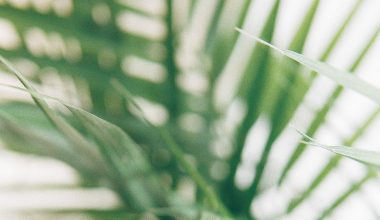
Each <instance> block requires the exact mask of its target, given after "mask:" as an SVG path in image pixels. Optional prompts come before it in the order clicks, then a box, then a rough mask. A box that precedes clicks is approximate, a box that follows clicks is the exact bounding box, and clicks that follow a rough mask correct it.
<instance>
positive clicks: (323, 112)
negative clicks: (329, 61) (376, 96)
mask: <svg viewBox="0 0 380 220" xmlns="http://www.w3.org/2000/svg"><path fill="white" fill-rule="evenodd" d="M378 34H379V29H377V30H376V31H375V33H374V34H373V35H372V37H371V39H370V40H369V41H368V43H367V45H366V46H365V47H364V48H363V50H362V51H361V53H360V54H359V55H358V57H357V59H356V60H355V61H354V63H353V64H352V66H351V67H350V70H349V71H350V72H355V71H356V69H357V68H358V67H359V64H360V63H361V62H362V60H363V59H364V57H365V55H366V54H367V53H368V51H369V49H370V48H371V47H372V45H373V44H374V43H375V42H376V39H377V36H378ZM342 92H343V86H337V87H336V88H335V89H334V91H332V93H331V95H330V96H329V98H328V99H327V101H326V103H325V104H324V106H323V107H322V108H321V109H320V110H319V111H318V112H317V113H316V115H315V116H314V118H313V119H312V121H311V123H310V125H309V127H308V129H307V132H306V133H307V134H308V135H310V136H313V135H314V134H315V133H316V132H317V131H318V129H319V127H320V126H321V125H322V124H323V123H324V121H325V118H326V116H327V114H328V113H329V111H330V109H331V108H332V106H333V104H334V103H335V101H336V100H337V99H338V98H339V96H340V95H341V94H342ZM305 150H306V146H305V144H303V143H300V144H298V145H297V147H296V148H295V150H294V151H293V153H292V154H291V156H290V158H289V160H288V162H287V163H286V165H285V167H284V170H283V172H282V174H281V177H280V179H279V184H281V183H282V182H283V180H284V179H285V177H286V175H287V173H288V172H289V170H290V169H291V168H292V167H293V166H294V164H296V162H297V161H298V158H299V157H300V156H301V155H302V154H303V153H304V151H305Z"/></svg>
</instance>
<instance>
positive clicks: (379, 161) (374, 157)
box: [299, 132, 380, 168]
mask: <svg viewBox="0 0 380 220" xmlns="http://www.w3.org/2000/svg"><path fill="white" fill-rule="evenodd" d="M299 133H300V134H301V135H302V136H303V137H304V138H305V139H306V141H304V142H305V143H306V144H307V145H311V146H316V147H320V148H323V149H326V150H329V151H331V152H333V153H336V154H339V155H342V156H345V157H348V158H350V159H353V160H356V161H359V162H361V163H364V164H367V165H372V166H375V167H378V168H380V153H378V152H375V151H369V150H362V149H357V148H350V147H347V146H335V145H326V144H321V143H319V142H317V141H316V140H314V139H313V138H311V137H309V136H307V135H306V134H303V133H302V132H299Z"/></svg>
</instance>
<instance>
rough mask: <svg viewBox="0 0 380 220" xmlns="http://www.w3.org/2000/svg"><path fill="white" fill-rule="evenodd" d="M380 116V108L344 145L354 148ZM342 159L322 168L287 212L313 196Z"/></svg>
mask: <svg viewBox="0 0 380 220" xmlns="http://www.w3.org/2000/svg"><path fill="white" fill-rule="evenodd" d="M379 114H380V108H378V109H376V110H375V111H373V112H372V113H371V114H370V115H369V116H368V118H367V119H366V120H365V121H364V123H363V124H362V125H361V126H360V127H359V128H357V129H356V130H355V132H354V133H353V134H352V135H350V137H349V138H348V139H346V140H345V141H343V145H345V146H352V145H353V144H354V143H355V142H356V141H357V140H358V139H359V138H360V137H361V136H362V135H363V134H365V132H366V131H367V129H368V128H369V127H370V126H371V125H372V124H373V123H374V122H375V121H376V119H377V117H378V116H379ZM305 146H306V145H305ZM341 159H342V157H341V156H339V155H335V156H333V157H331V159H330V160H329V161H328V163H326V164H325V166H323V168H321V170H320V172H319V173H318V174H317V175H316V177H315V178H314V179H313V180H312V181H311V184H309V185H308V187H307V188H306V189H305V191H303V192H302V193H300V194H298V195H297V196H296V197H295V198H293V199H291V201H290V203H289V205H288V208H287V212H291V211H293V210H294V209H295V208H296V207H298V205H299V204H301V203H302V202H303V201H304V200H305V199H306V198H308V197H309V196H310V195H311V193H312V192H313V191H314V190H315V189H316V188H317V187H318V186H319V185H320V184H321V183H322V182H323V180H324V179H326V177H327V176H328V175H329V174H330V173H331V171H332V170H333V169H334V168H335V167H337V165H338V164H339V162H340V160H341Z"/></svg>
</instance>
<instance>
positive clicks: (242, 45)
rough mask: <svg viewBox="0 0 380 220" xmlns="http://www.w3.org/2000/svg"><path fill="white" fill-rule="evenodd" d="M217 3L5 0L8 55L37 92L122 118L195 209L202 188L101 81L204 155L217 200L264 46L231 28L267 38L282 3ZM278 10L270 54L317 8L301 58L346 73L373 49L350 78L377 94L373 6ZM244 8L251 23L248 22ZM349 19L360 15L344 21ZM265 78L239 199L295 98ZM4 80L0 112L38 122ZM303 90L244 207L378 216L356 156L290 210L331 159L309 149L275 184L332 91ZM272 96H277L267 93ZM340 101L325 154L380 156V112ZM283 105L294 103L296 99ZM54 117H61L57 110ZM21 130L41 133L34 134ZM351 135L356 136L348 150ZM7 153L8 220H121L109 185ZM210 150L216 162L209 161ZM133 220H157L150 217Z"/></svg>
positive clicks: (370, 182)
mask: <svg viewBox="0 0 380 220" xmlns="http://www.w3.org/2000/svg"><path fill="white" fill-rule="evenodd" d="M168 2H169V3H168ZM223 2H224V3H223V4H221V3H220V2H219V1H218V0H207V1H206V0H173V1H164V0H118V1H101V0H97V1H79V0H0V54H1V55H2V56H4V57H6V58H7V59H10V60H11V61H12V63H13V64H14V65H15V66H16V67H17V68H18V69H19V70H20V71H21V72H22V73H23V74H24V75H26V76H27V77H28V78H29V79H31V80H33V82H34V83H35V85H36V86H37V88H38V89H39V90H40V91H41V92H42V93H43V94H47V95H49V96H53V97H56V98H58V99H60V100H63V101H64V102H67V103H71V104H73V105H75V106H79V107H81V108H84V109H86V110H89V111H91V112H93V113H95V114H96V115H99V116H100V117H102V118H105V119H106V120H109V121H111V122H114V123H116V124H118V120H121V119H122V120H124V119H125V120H126V121H125V122H126V123H125V124H126V125H125V126H124V127H122V128H123V129H124V130H125V131H126V132H127V133H128V134H130V135H131V137H132V138H133V139H134V140H136V142H137V143H139V144H141V145H143V146H144V147H143V148H144V149H148V150H147V151H148V152H149V155H150V156H149V158H150V160H151V161H152V164H153V165H152V166H153V167H155V168H157V169H158V170H160V175H161V177H162V178H164V179H165V178H166V179H170V178H171V181H168V182H170V184H172V182H174V183H175V184H174V185H175V186H173V188H174V189H175V192H177V193H178V194H179V195H181V197H180V198H181V200H182V199H183V200H186V201H188V202H190V203H194V202H196V201H197V197H196V189H195V185H194V183H193V182H192V181H191V180H189V178H186V177H183V174H181V175H179V177H178V179H177V180H176V181H175V178H177V177H174V176H175V175H174V174H173V173H175V172H177V171H173V170H171V169H172V168H171V166H170V165H165V163H167V164H171V162H170V161H171V159H170V158H169V157H170V156H168V152H167V151H165V150H163V149H162V148H159V149H158V150H156V151H155V150H154V149H155V148H154V147H152V145H151V144H152V143H154V140H155V139H154V138H151V139H150V138H149V137H148V136H154V135H152V134H151V132H152V131H149V130H146V129H145V130H144V127H141V126H139V125H137V124H136V123H135V122H134V121H133V119H130V116H131V115H133V114H129V113H128V114H127V113H124V112H123V111H126V110H125V108H127V109H128V106H127V107H126V105H125V103H123V102H122V101H120V99H121V98H120V97H118V96H117V95H115V91H110V90H109V88H108V87H107V86H103V87H102V86H100V85H101V84H102V83H104V82H106V81H108V80H109V79H110V78H116V79H118V80H120V82H122V84H123V85H124V86H125V87H126V88H129V90H130V91H131V92H132V93H133V94H134V95H135V96H136V101H137V102H138V103H139V105H141V106H142V108H143V109H144V113H145V115H146V117H147V118H148V119H149V120H150V121H151V122H152V123H154V124H156V125H158V126H160V125H165V124H169V125H170V126H171V123H173V124H174V125H173V126H172V128H173V129H172V130H173V132H172V133H173V135H174V136H177V137H178V139H180V138H183V140H179V143H191V144H193V145H195V146H198V148H199V149H198V148H197V147H193V148H191V149H190V148H189V149H187V150H185V151H186V152H187V156H188V157H189V158H190V160H194V161H197V162H194V163H195V164H197V165H198V166H197V167H198V169H199V170H201V173H202V172H204V173H203V174H204V175H205V176H207V179H210V181H212V182H213V184H214V186H215V187H216V189H217V191H218V192H219V189H222V184H221V182H223V181H224V180H225V179H226V178H228V175H229V174H228V172H229V171H228V170H229V169H230V168H229V162H228V158H229V157H230V155H231V154H233V153H231V152H233V150H232V149H234V147H233V146H234V144H233V143H234V141H233V140H234V135H235V133H236V130H238V129H237V128H238V127H239V124H241V123H242V120H244V118H245V117H246V114H247V113H246V112H247V109H248V108H249V107H247V105H249V99H247V100H248V101H247V100H246V99H245V98H244V97H241V96H239V95H237V94H240V93H239V92H238V91H240V89H241V88H242V87H244V83H243V84H241V82H242V81H241V79H246V78H244V77H245V74H246V71H247V70H246V69H247V66H249V63H253V61H252V59H255V58H252V53H253V52H252V51H254V50H255V49H256V50H257V48H258V46H257V45H255V41H254V40H252V39H251V38H250V37H249V36H246V35H242V34H238V32H237V31H236V30H235V27H241V28H242V29H244V30H246V31H247V32H249V33H251V34H252V35H254V36H262V33H263V30H265V24H266V23H267V19H268V17H269V16H270V13H271V11H272V10H273V7H274V5H275V4H276V3H275V1H273V0H253V1H244V0H226V1H223ZM279 2H280V6H279V9H278V14H277V18H276V19H275V27H274V31H273V39H272V43H273V44H274V45H276V46H278V47H280V48H288V47H289V46H288V45H290V44H291V42H292V41H293V39H294V36H296V35H297V33H299V32H300V31H301V30H300V29H299V26H300V25H301V23H302V22H303V19H304V16H305V15H306V13H307V12H308V10H309V8H310V7H311V6H312V5H313V4H315V2H319V3H318V4H319V5H318V8H317V10H316V13H315V16H314V19H313V21H312V22H311V25H310V30H309V31H308V34H307V38H306V40H305V44H304V46H303V50H301V51H299V52H302V54H305V55H306V56H308V57H311V58H313V59H317V60H321V59H323V60H324V61H326V62H327V63H329V64H331V65H333V66H334V67H337V68H338V69H345V70H350V68H351V67H352V64H353V63H355V62H356V59H357V57H358V54H360V53H361V51H362V50H363V48H365V47H366V45H367V44H368V42H369V41H371V39H372V41H373V42H372V43H371V45H370V47H369V48H367V50H366V51H365V56H364V55H363V60H362V61H361V62H360V64H358V65H357V67H355V68H354V69H352V68H351V71H353V72H355V74H358V75H359V76H360V77H361V78H362V79H364V80H366V81H368V82H371V83H372V84H374V85H377V86H379V85H380V75H379V74H380V62H379V57H380V40H379V39H378V38H376V37H374V36H377V32H378V30H379V27H380V13H379V12H380V2H379V1H378V0H363V1H358V0H321V1H313V0H304V1H299V0H281V1H279ZM358 2H359V3H358ZM168 6H169V7H170V8H168ZM244 8H246V13H244V16H243V17H242V16H241V14H242V11H244ZM355 8H357V9H356V10H354V9H355ZM353 11H354V12H353ZM168 14H170V16H168ZM350 14H352V19H351V20H349V22H347V18H348V17H349V16H350ZM239 16H240V21H239ZM168 17H169V18H168ZM241 17H242V18H243V19H241ZM168 19H171V21H170V22H168ZM345 22H347V25H346V26H345V27H344V28H343V30H342V33H341V36H340V37H339V38H338V39H336V42H335V46H334V49H332V50H331V52H330V54H329V55H328V56H326V57H323V54H324V53H325V51H326V48H328V45H329V44H331V42H333V41H334V36H336V34H337V32H338V31H339V29H340V28H341V27H342V25H344V23H345ZM168 23H169V25H168ZM235 35H236V37H234V36H235ZM223 46H225V48H223ZM173 48H174V49H173ZM226 51H227V52H226ZM226 54H227V55H226ZM259 56H260V55H259ZM262 56H264V55H262ZM271 56H273V57H274V58H273V59H275V60H284V58H282V57H281V56H280V55H279V54H276V53H275V52H273V53H272V55H271ZM321 57H322V58H321ZM218 59H219V60H218ZM285 60H286V59H285ZM280 62H282V61H280ZM281 65H282V66H281ZM281 65H277V66H279V67H278V69H280V70H278V69H277V70H273V71H277V72H281V71H284V72H289V68H294V66H292V65H294V64H293V63H291V62H288V63H286V61H285V64H281ZM249 68H252V67H249ZM261 71H263V70H261ZM297 71H298V70H297ZM210 72H215V74H214V75H212V74H210ZM298 72H300V73H299V74H303V75H302V76H308V75H310V73H309V71H307V70H306V69H303V68H302V71H301V70H300V71H298ZM280 75H281V74H280ZM273 77H280V76H277V75H274V76H273ZM282 77H283V76H282ZM285 77H287V76H285ZM271 80H273V81H271ZM271 80H269V81H268V82H266V84H265V85H263V87H264V88H267V87H268V88H269V89H267V90H266V92H265V94H266V93H268V94H269V95H267V96H264V98H263V100H264V101H262V102H261V104H260V106H261V105H263V106H269V107H263V108H264V110H262V111H261V112H260V114H259V115H258V116H257V119H256V120H255V122H254V123H253V124H252V125H251V126H250V128H249V130H247V137H246V139H245V143H244V149H243V150H242V154H241V158H240V161H239V163H238V167H237V170H236V174H235V175H234V176H233V183H234V185H235V186H234V187H236V188H237V189H238V190H243V191H244V189H247V188H249V187H250V186H251V184H252V182H253V181H254V178H255V172H257V170H256V171H255V166H256V164H257V163H259V161H260V160H261V158H262V157H263V156H262V152H263V149H264V148H265V144H266V141H267V138H268V136H269V135H270V134H271V131H272V130H273V127H274V126H273V124H271V123H273V120H271V116H270V114H271V112H275V111H276V110H277V111H278V109H277V108H279V107H278V106H279V105H276V101H277V102H278V101H279V100H277V98H278V97H281V96H280V95H278V94H281V93H287V90H286V89H289V88H292V86H290V87H289V86H287V84H283V83H282V82H281V80H276V79H271ZM243 81H244V80H243ZM278 81H279V82H278ZM247 82H249V80H247ZM0 83H1V85H2V86H0V91H1V92H0V103H1V106H2V107H1V109H4V111H9V112H10V113H13V114H14V115H15V117H19V119H20V120H21V121H23V120H25V121H28V120H29V121H31V122H33V120H34V119H36V118H34V117H37V116H34V115H36V114H37V113H34V110H33V109H32V110H30V108H29V107H30V105H28V106H27V107H25V108H24V107H22V106H21V105H20V106H17V105H15V106H13V105H12V103H17V104H19V103H32V100H31V99H30V97H29V95H27V94H26V93H25V92H23V91H19V90H16V89H14V88H10V87H9V86H6V85H17V86H20V85H21V84H19V83H18V81H17V79H16V78H15V77H13V76H12V75H11V74H9V73H7V72H6V71H1V72H0ZM104 84H105V83H104ZM255 85H256V84H255ZM305 85H306V87H307V89H306V90H300V91H307V92H305V96H304V98H303V99H301V100H302V101H301V102H299V103H298V104H297V105H295V107H294V113H293V114H291V117H290V118H289V120H288V122H287V123H286V124H287V125H286V126H284V128H283V129H282V130H281V129H280V130H281V132H280V134H279V135H278V136H277V137H276V140H275V141H274V143H273V146H272V147H271V153H270V154H269V156H268V162H267V163H266V168H265V172H264V173H263V177H262V178H261V177H260V178H261V182H260V185H262V187H261V188H262V189H261V191H260V193H258V194H257V196H255V198H254V200H253V202H252V204H251V205H250V210H252V212H253V213H254V214H255V217H256V218H257V219H316V218H318V217H319V216H321V213H324V212H325V211H326V210H328V209H329V208H331V207H333V211H332V212H331V213H329V214H331V215H330V216H329V217H328V218H329V219H379V218H380V209H379V207H378V204H379V203H380V197H379V196H378V195H380V182H379V179H378V178H372V177H367V176H368V175H367V172H368V168H367V167H366V166H364V165H362V164H359V163H357V162H355V161H352V160H348V159H342V160H341V161H340V162H339V163H338V164H337V166H336V167H334V168H332V170H331V171H330V173H329V175H326V178H325V179H324V180H323V181H322V182H321V184H319V185H318V186H317V187H315V189H313V190H312V192H310V194H308V195H307V196H305V198H304V200H302V201H301V202H300V203H299V204H298V205H297V207H296V208H294V209H292V208H289V207H291V205H289V204H291V201H294V199H295V198H298V197H300V195H301V196H302V195H305V194H306V191H307V189H308V188H310V187H311V183H312V181H313V180H314V178H315V177H316V175H317V174H319V172H320V171H321V169H322V168H323V167H324V166H325V164H326V163H327V162H328V161H329V160H330V158H331V157H332V156H334V155H333V154H332V153H330V152H328V151H325V150H323V149H319V148H315V147H306V150H305V152H304V154H303V155H302V156H301V157H300V158H299V160H298V161H297V162H296V163H295V164H294V166H292V167H291V169H290V170H289V172H288V173H287V176H286V178H284V180H283V182H282V183H281V185H280V186H279V185H278V184H277V183H278V179H279V178H280V176H281V174H282V173H283V172H284V167H285V166H286V164H287V163H288V161H289V158H290V157H291V155H292V153H293V152H294V150H295V149H296V147H297V144H298V143H299V141H300V139H301V137H300V135H299V134H298V133H297V132H295V130H294V129H293V128H291V127H289V126H288V125H290V124H291V125H292V126H294V127H295V128H297V129H299V130H301V131H303V132H305V133H308V132H307V131H308V128H309V126H310V123H311V122H312V120H313V119H314V118H315V116H316V115H318V112H320V109H321V108H322V107H323V106H325V105H326V102H327V100H329V97H330V95H331V93H332V92H333V91H334V89H336V84H335V83H334V82H332V81H330V80H328V79H326V78H324V77H319V76H317V77H316V78H315V79H314V81H313V83H310V84H307V83H306V84H305ZM293 86H297V85H296V84H294V85H293ZM273 88H274V89H273ZM274 90H276V94H277V95H270V94H272V93H271V92H270V91H274ZM252 91H256V90H252ZM253 96H255V94H253ZM338 96H339V98H337V99H336V100H334V101H333V102H332V104H329V105H328V106H329V107H328V113H327V114H326V116H325V120H322V121H323V122H321V123H320V124H319V125H318V126H317V127H318V129H317V131H315V132H314V133H313V134H310V135H311V136H312V137H314V138H315V139H317V140H319V141H320V142H322V143H326V144H332V145H334V144H335V145H342V144H346V145H353V146H355V147H358V148H363V149H371V150H374V151H380V148H379V146H380V145H379V143H380V140H379V137H378V134H377V132H378V131H379V129H380V121H379V120H377V119H376V116H377V112H378V108H379V107H378V106H377V105H376V104H375V103H373V102H372V101H370V100H368V99H367V98H365V97H363V96H361V95H359V94H357V93H355V92H352V91H349V90H344V91H343V92H342V93H341V94H339V95H338ZM284 99H285V100H287V101H288V102H292V101H291V100H292V96H285V97H284ZM99 100H101V101H99ZM178 103H180V104H178ZM247 103H248V104H247ZM210 105H212V106H213V107H212V108H211V109H213V110H210ZM32 106H33V105H32ZM276 106H277V107H276ZM53 107H54V108H56V109H57V110H59V111H61V112H63V113H65V109H64V108H62V107H60V106H59V105H57V104H54V103H53ZM212 111H215V113H211V112H212ZM125 114H126V115H127V116H125ZM173 115H174V116H173ZM268 115H269V116H268ZM29 116H30V117H29ZM173 118H174V119H173ZM210 118H212V119H210ZM369 118H370V119H369ZM36 120H37V119H36ZM38 120H39V119H38ZM38 120H37V121H38ZM128 120H130V121H128ZM368 121H370V122H368ZM367 122H368V123H367ZM134 123H135V124H134ZM120 124H122V123H121V122H120ZM120 124H118V125H119V126H123V125H120ZM367 125H368V126H367ZM363 126H364V127H365V129H362V127H363ZM27 127H28V129H31V130H33V129H35V128H34V127H33V124H31V125H29V126H27ZM36 129H37V128H36ZM177 130H178V132H176V131H177ZM210 130H212V131H210ZM205 131H207V132H208V133H207V134H210V136H209V137H211V138H210V140H211V139H212V141H210V142H207V143H206V144H205V145H202V144H204V143H203V142H202V141H203V139H202V138H204V139H208V138H207V137H208V136H206V137H203V136H202V135H200V134H202V133H203V134H206V133H205ZM209 131H210V132H209ZM358 131H360V132H359V133H358ZM47 135H49V134H47ZM356 136H358V137H356ZM0 137H1V136H0ZM352 139H355V140H354V141H350V140H352ZM193 142H194V143H193ZM199 143H201V144H199ZM25 144H28V142H25ZM191 144H189V145H191ZM8 145H9V143H8V142H7V141H2V144H1V148H0V219H107V218H109V219H118V218H122V217H121V216H118V214H119V210H120V207H121V203H122V202H121V201H120V199H119V197H118V196H117V195H116V194H115V192H113V191H112V190H110V189H108V188H106V187H104V186H102V185H101V184H99V185H96V186H91V187H87V186H85V185H82V178H81V174H80V173H78V172H77V171H76V170H75V169H73V168H72V166H69V165H67V164H66V163H64V162H61V161H59V160H57V159H54V158H52V157H45V156H46V155H42V156H41V154H40V153H35V152H34V153H32V154H29V153H30V152H29V153H28V152H27V151H28V149H27V148H28V146H25V148H26V150H25V149H20V148H15V149H14V148H13V149H12V147H10V146H8ZM152 149H153V150H152ZM202 149H203V150H204V151H203V150H202ZM31 151H32V150H31ZM204 152H207V155H206V154H205V153H204ZM25 153H27V154H25ZM209 154H210V155H212V156H210V157H208V155H209ZM156 157H157V158H158V159H157V160H156V159H155V158H156ZM202 157H203V158H202ZM167 158H169V159H167ZM199 158H200V159H199ZM210 158H212V159H210ZM226 158H227V159H226ZM166 160H168V161H169V162H165V161H166ZM198 160H200V161H198ZM208 160H210V161H208ZM155 161H156V163H155ZM157 161H158V162H157ZM162 161H164V162H162ZM205 161H208V162H205ZM163 164H164V165H163ZM202 166H204V167H202ZM168 170H169V171H168ZM174 170H175V169H174ZM256 178H257V177H256ZM260 178H259V179H260ZM170 184H168V185H170ZM220 191H223V190H220ZM220 194H221V193H220ZM221 197H223V195H222V196H221ZM340 199H341V200H342V201H341V202H339V200H340ZM223 200H224V199H223ZM227 200H228V199H227ZM337 201H338V203H337V205H336V207H334V204H335V203H336V202H337ZM227 203H228V202H227ZM115 210H117V211H115ZM289 210H290V211H289ZM120 212H121V211H120ZM104 213H106V214H104ZM107 213H113V214H115V213H116V215H114V216H112V215H108V214H107ZM115 216H116V217H115ZM139 218H140V219H155V218H156V217H154V215H152V214H149V213H146V214H144V215H142V216H139Z"/></svg>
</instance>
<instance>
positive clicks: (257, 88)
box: [224, 0, 280, 212]
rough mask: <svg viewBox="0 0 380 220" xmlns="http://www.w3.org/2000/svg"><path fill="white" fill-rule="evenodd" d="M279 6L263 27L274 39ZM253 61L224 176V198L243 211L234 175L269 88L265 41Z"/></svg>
mask: <svg viewBox="0 0 380 220" xmlns="http://www.w3.org/2000/svg"><path fill="white" fill-rule="evenodd" d="M279 7H280V1H279V0H277V1H276V2H275V3H274V5H273V7H272V10H271V12H270V14H269V15H268V18H267V21H266V23H265V25H264V29H263V31H262V33H261V37H262V38H264V39H266V40H268V41H271V40H272V37H273V33H274V29H275V24H276V19H277V15H278V10H279ZM250 61H251V62H250V63H249V65H248V66H247V68H246V71H245V74H244V75H243V78H242V80H241V83H240V91H239V95H240V96H241V97H242V98H243V99H244V101H245V102H246V103H247V111H246V113H245V116H244V118H243V120H242V123H241V124H240V125H239V128H238V129H237V132H236V141H235V143H236V145H235V149H234V153H233V154H232V156H231V159H230V170H229V174H228V177H227V179H226V180H225V189H224V190H225V192H226V193H225V198H224V199H225V202H226V203H228V206H230V208H231V209H232V210H233V211H234V212H235V211H236V212H241V211H243V210H245V208H246V206H247V205H248V206H249V204H244V205H245V206H242V204H239V203H237V201H238V200H240V199H238V198H233V197H236V193H237V191H236V188H235V186H234V185H235V184H234V177H235V174H236V170H237V168H238V165H239V162H240V158H241V153H242V151H243V147H244V143H245V140H246V137H247V134H248V131H249V129H250V128H251V126H252V125H253V124H254V122H255V121H256V120H257V118H258V116H259V114H260V112H261V110H262V109H261V108H260V105H261V103H262V102H263V99H262V98H263V96H264V94H265V91H266V86H265V85H267V83H268V81H267V80H268V79H269V72H268V68H269V63H270V51H269V50H268V48H266V47H263V45H260V44H257V45H256V48H255V49H254V51H253V53H252V54H251V57H250Z"/></svg>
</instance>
